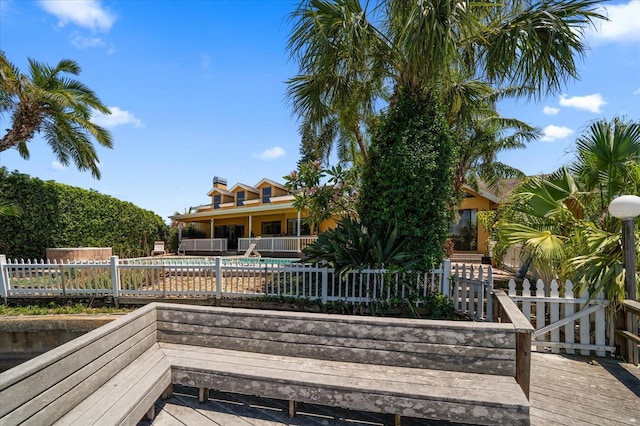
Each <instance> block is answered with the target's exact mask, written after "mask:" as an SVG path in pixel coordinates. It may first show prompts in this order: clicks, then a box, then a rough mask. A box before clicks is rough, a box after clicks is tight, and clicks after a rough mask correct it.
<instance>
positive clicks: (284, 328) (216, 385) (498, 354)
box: [157, 305, 529, 425]
mask: <svg viewBox="0 0 640 426" xmlns="http://www.w3.org/2000/svg"><path fill="white" fill-rule="evenodd" d="M157 315H158V326H157V328H158V331H157V333H158V341H159V342H160V347H161V348H162V349H163V350H164V352H165V354H166V356H167V357H168V358H169V360H170V362H171V365H172V382H173V383H176V384H182V385H186V386H193V387H197V388H200V389H201V391H200V395H201V397H202V399H206V395H207V394H208V389H216V390H220V391H228V392H237V393H245V394H251V395H257V396H263V397H270V398H277V399H284V400H289V401H291V403H290V407H291V410H290V411H291V415H293V414H294V413H295V401H298V402H306V403H313V404H320V405H327V406H339V407H343V408H349V409H354V410H360V411H370V412H381V413H391V414H395V415H396V418H397V419H398V420H399V418H400V416H410V417H421V418H433V419H442V420H448V421H456V422H465V423H477V424H492V425H495V424H509V425H515V424H528V423H529V403H528V400H527V398H526V396H525V394H524V392H523V390H522V388H521V386H520V385H519V384H518V383H516V380H515V378H514V377H515V374H516V350H515V347H516V334H515V331H514V327H513V325H512V324H498V323H470V322H463V321H433V320H416V319H398V318H380V317H356V316H341V315H327V314H311V313H293V312H276V311H258V310H246V309H233V308H208V307H195V306H167V305H159V306H158V313H157ZM398 422H399V421H398Z"/></svg>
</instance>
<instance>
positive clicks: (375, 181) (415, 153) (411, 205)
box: [357, 90, 454, 271]
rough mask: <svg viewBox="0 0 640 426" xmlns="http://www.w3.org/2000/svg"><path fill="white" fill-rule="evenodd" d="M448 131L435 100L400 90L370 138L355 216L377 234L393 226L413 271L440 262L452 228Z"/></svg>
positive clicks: (450, 155) (450, 142) (450, 153)
mask: <svg viewBox="0 0 640 426" xmlns="http://www.w3.org/2000/svg"><path fill="white" fill-rule="evenodd" d="M453 159H454V152H453V144H452V138H451V135H450V131H449V127H448V125H447V122H446V120H445V119H444V116H443V114H442V112H441V107H440V103H439V100H438V98H437V96H433V95H429V94H427V95H424V94H420V95H416V94H414V93H412V92H408V91H402V90H401V91H400V93H399V96H398V98H397V101H396V102H395V104H393V105H391V106H390V107H389V110H388V111H387V112H386V113H385V114H384V115H383V117H382V119H381V121H380V124H379V125H378V127H377V128H376V130H375V131H374V134H373V139H372V145H371V149H370V151H369V161H368V162H367V164H365V166H364V170H363V174H362V186H361V190H360V194H359V198H358V204H357V211H358V213H359V215H360V218H361V220H362V223H363V224H364V225H365V226H366V227H367V228H368V229H369V230H370V231H371V232H373V233H379V232H380V230H382V229H385V227H386V226H388V224H389V223H395V224H396V226H397V229H398V236H399V238H400V239H402V240H404V241H406V246H405V251H408V252H411V253H413V255H414V256H415V258H416V261H417V264H416V266H417V268H418V269H420V270H423V271H424V270H429V269H431V268H432V267H434V266H435V265H437V264H439V263H440V261H441V260H442V257H443V254H444V253H443V252H444V246H445V241H446V239H447V237H448V235H449V227H450V224H451V214H450V206H451V204H452V201H453V200H452V186H451V183H452V171H451V167H452V162H453Z"/></svg>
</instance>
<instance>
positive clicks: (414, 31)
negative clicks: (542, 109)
mask: <svg viewBox="0 0 640 426" xmlns="http://www.w3.org/2000/svg"><path fill="white" fill-rule="evenodd" d="M598 5H599V2H598V1H596V0H580V1H573V2H564V1H558V0H544V1H541V2H529V1H526V0H507V1H504V2H495V3H494V2H466V1H458V0H431V1H419V2H418V1H416V2H413V1H412V2H408V1H406V0H380V1H379V2H377V4H376V5H375V6H370V5H369V2H365V3H364V4H362V3H361V2H360V1H359V0H304V1H303V2H302V3H301V4H300V6H299V7H298V9H297V10H295V11H294V12H293V13H292V14H291V19H292V21H293V22H294V24H293V29H292V32H291V35H290V38H289V43H288V48H289V51H290V54H291V56H292V58H294V59H295V60H297V62H298V64H299V74H298V75H297V76H296V77H294V78H292V79H290V80H289V82H288V83H289V89H288V93H287V94H288V97H289V99H290V101H291V103H292V106H293V110H294V113H295V114H297V115H298V116H299V117H300V118H302V119H307V120H309V121H310V122H311V123H315V124H321V123H323V122H324V121H325V120H327V119H328V117H331V116H334V115H337V116H338V117H339V120H340V123H341V126H342V129H343V130H344V131H345V132H351V133H352V134H353V135H354V137H355V139H356V140H357V142H358V146H359V148H360V151H361V152H362V154H363V156H364V158H365V159H366V156H367V155H366V153H367V146H366V143H365V140H364V138H363V137H362V134H361V130H362V128H363V127H364V117H365V116H366V115H368V114H371V113H372V112H375V110H376V107H377V109H379V108H380V107H381V106H382V105H384V103H386V102H387V101H388V100H390V101H391V102H394V97H396V96H397V95H398V93H399V92H398V90H399V89H400V88H402V89H403V90H404V91H405V93H411V92H414V93H422V92H424V91H425V90H426V91H428V90H438V91H441V92H446V91H447V90H446V88H447V87H449V86H452V85H453V84H454V82H455V81H457V79H458V78H459V77H458V76H459V75H466V76H474V77H475V80H477V81H480V82H484V83H488V84H491V85H495V86H504V85H511V86H515V87H517V90H516V93H517V94H518V95H526V96H529V97H534V98H537V97H540V96H542V95H545V94H549V93H557V92H558V91H559V90H560V89H561V87H562V85H563V83H564V82H565V80H568V79H569V78H576V77H577V76H578V71H577V67H576V58H577V57H580V56H582V55H583V53H584V50H585V45H584V42H583V40H582V37H581V34H582V31H583V30H584V28H585V27H586V26H588V25H589V24H591V23H592V21H593V20H594V19H604V16H602V15H601V14H599V13H597V12H596V7H598ZM463 95H468V94H463ZM442 98H443V100H444V101H445V102H447V99H446V96H442ZM447 105H449V106H450V108H451V111H450V116H452V117H454V118H455V117H457V115H458V113H459V112H460V111H459V110H458V108H459V105H458V104H457V103H455V102H452V103H449V104H447Z"/></svg>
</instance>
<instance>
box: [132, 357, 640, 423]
mask: <svg viewBox="0 0 640 426" xmlns="http://www.w3.org/2000/svg"><path fill="white" fill-rule="evenodd" d="M530 402H531V425H533V426H542V425H551V424H553V425H640V368H638V367H635V366H633V365H631V364H625V363H622V362H619V361H617V360H614V359H612V358H596V357H580V356H570V355H559V354H547V353H537V352H534V353H533V354H532V362H531V396H530ZM299 408H300V410H299V414H298V415H297V416H296V417H295V418H294V419H290V418H289V417H288V416H287V409H288V405H287V402H286V401H279V400H271V399H266V398H257V397H252V396H246V395H238V394H228V393H218V392H212V393H211V399H210V400H209V402H207V403H205V404H200V403H198V400H197V389H193V388H181V387H176V388H175V392H174V396H173V397H171V398H170V399H168V400H166V401H161V402H159V403H158V405H157V407H156V409H157V411H158V414H157V416H156V418H155V420H154V421H153V422H152V423H149V422H141V423H140V425H139V426H147V425H153V426H173V425H176V426H177V425H203V426H206V425H211V426H213V425H219V426H234V425H242V426H276V425H310V426H319V425H324V426H338V425H340V426H346V425H349V426H357V425H392V424H393V416H386V415H379V414H372V413H362V412H352V411H348V410H342V409H336V408H332V407H321V406H313V405H306V404H301V405H300V407H299ZM402 424H403V425H404V426H414V425H445V424H450V423H448V422H434V421H425V420H417V419H407V418H403V421H402Z"/></svg>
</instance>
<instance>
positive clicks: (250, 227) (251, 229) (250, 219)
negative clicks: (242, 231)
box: [249, 215, 253, 243]
mask: <svg viewBox="0 0 640 426" xmlns="http://www.w3.org/2000/svg"><path fill="white" fill-rule="evenodd" d="M251 232H253V216H252V215H249V243H251V238H252V237H251Z"/></svg>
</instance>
